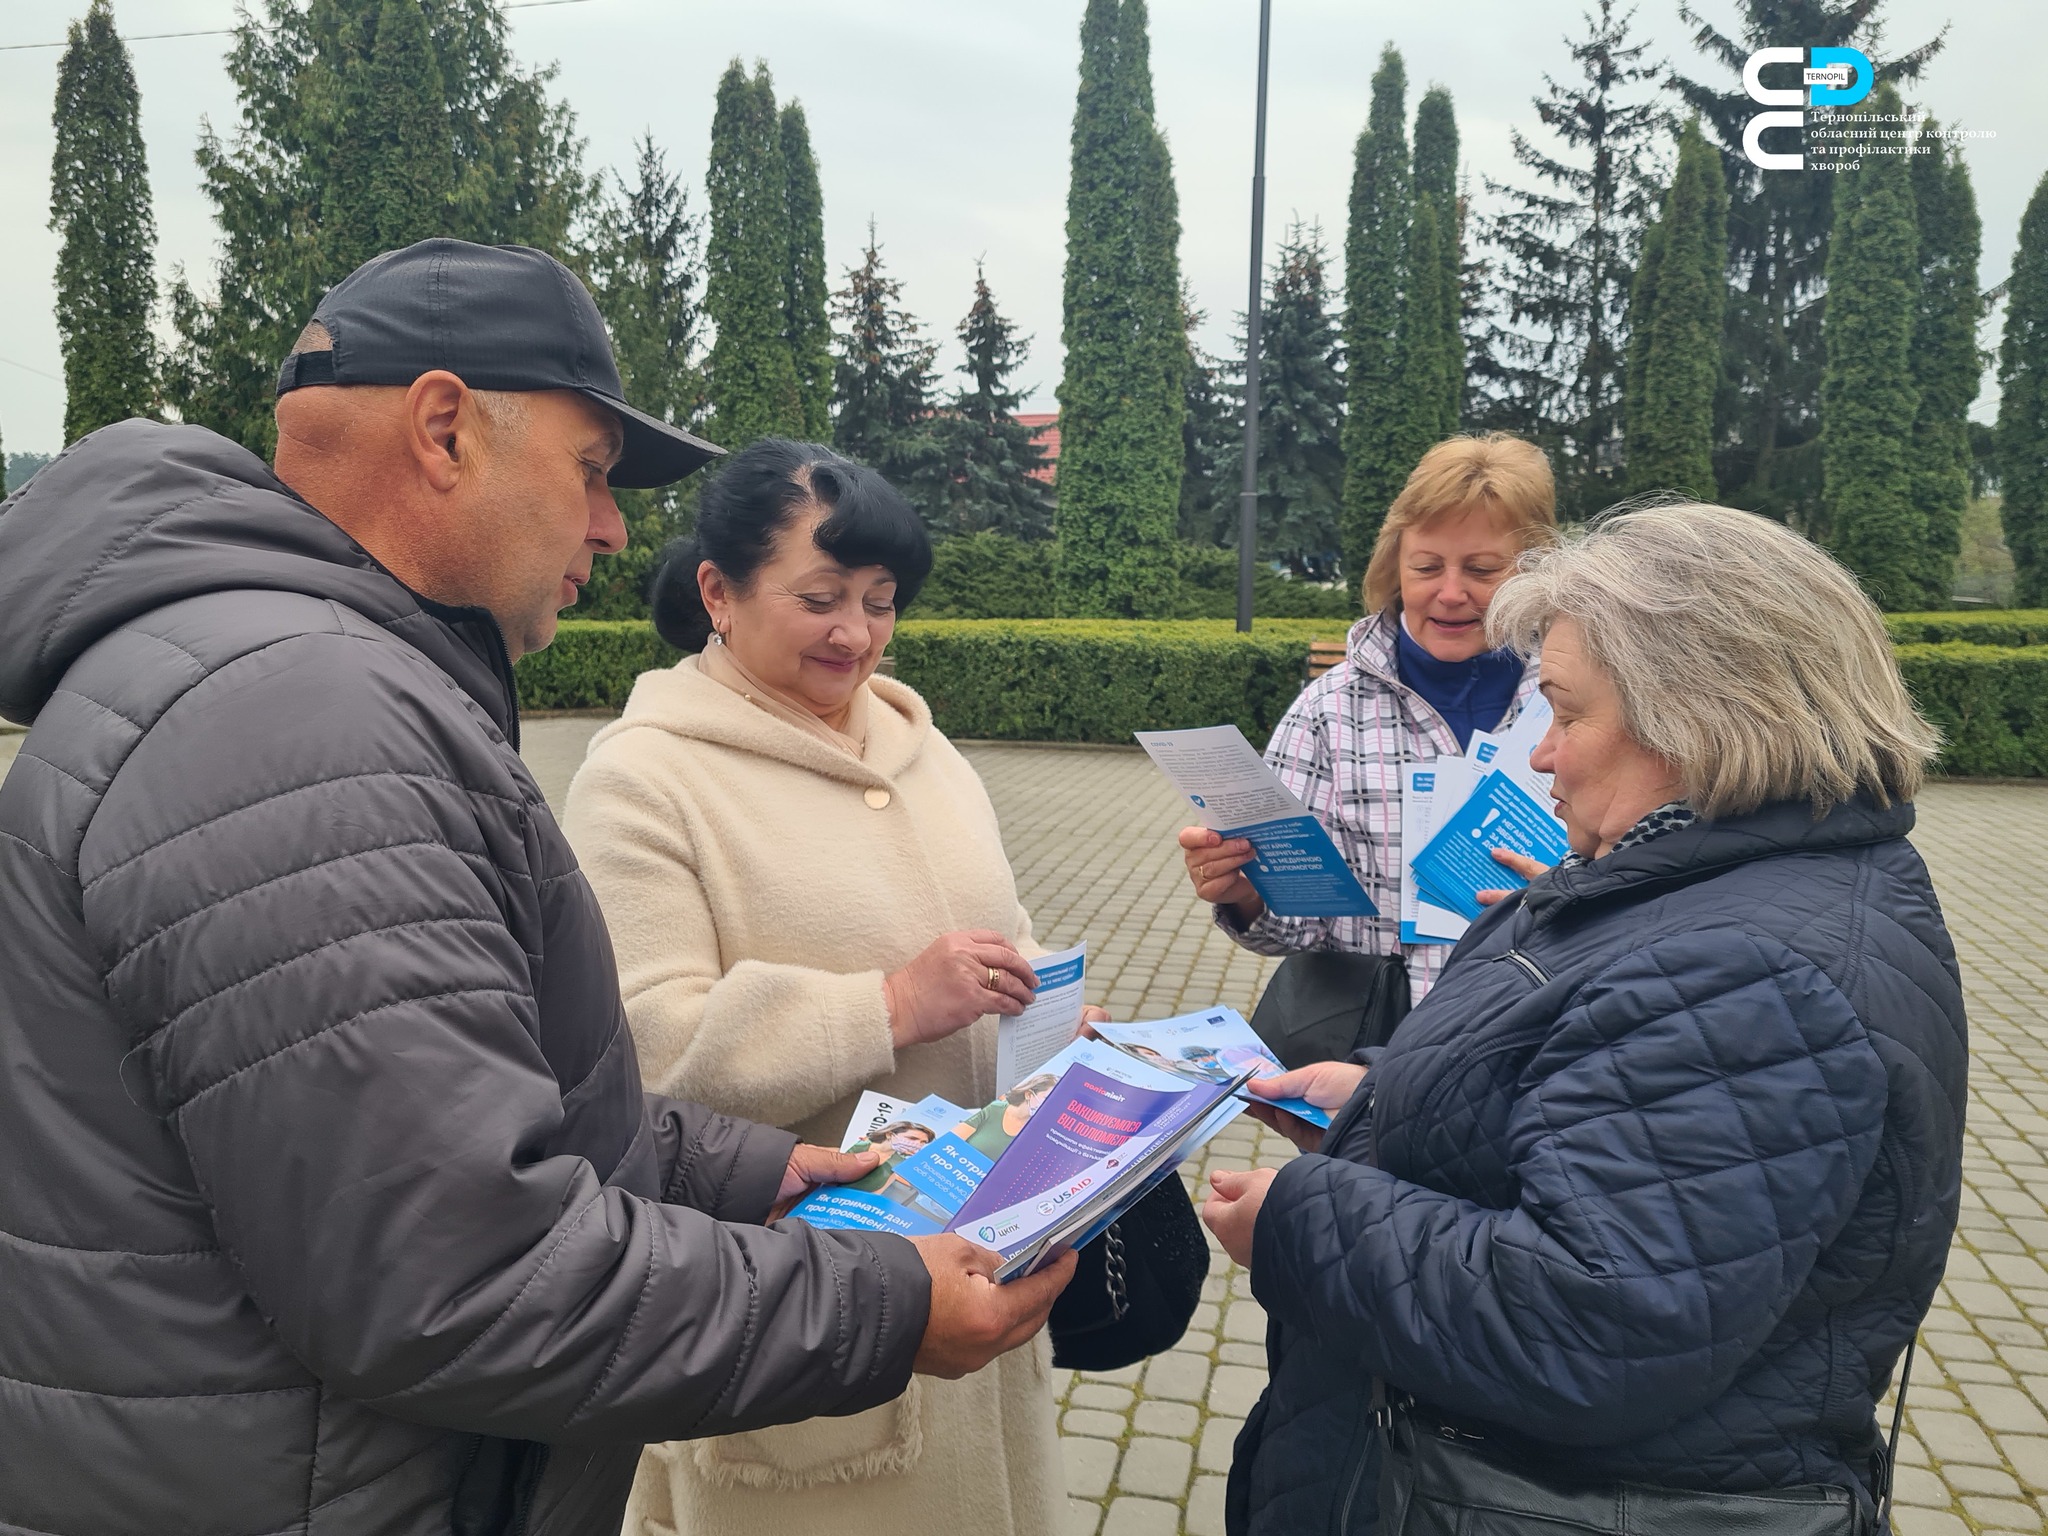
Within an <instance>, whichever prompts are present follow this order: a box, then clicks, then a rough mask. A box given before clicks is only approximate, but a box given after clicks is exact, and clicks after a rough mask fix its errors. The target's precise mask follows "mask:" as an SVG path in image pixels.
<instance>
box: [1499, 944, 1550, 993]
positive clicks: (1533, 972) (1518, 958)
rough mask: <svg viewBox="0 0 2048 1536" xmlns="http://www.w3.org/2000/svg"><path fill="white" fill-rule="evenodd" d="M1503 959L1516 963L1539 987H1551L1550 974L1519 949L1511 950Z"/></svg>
mask: <svg viewBox="0 0 2048 1536" xmlns="http://www.w3.org/2000/svg"><path fill="white" fill-rule="evenodd" d="M1501 958H1502V959H1503V960H1512V961H1514V962H1515V964H1516V965H1518V966H1520V967H1521V968H1522V969H1523V970H1524V971H1526V972H1528V974H1529V979H1530V980H1531V981H1533V982H1535V983H1536V985H1537V986H1539V987H1541V986H1547V985H1549V982H1550V973H1549V972H1548V971H1546V970H1544V969H1543V967H1542V966H1540V965H1538V964H1537V963H1536V962H1535V961H1534V960H1531V959H1530V958H1529V957H1528V956H1527V955H1525V954H1523V953H1522V952H1521V951H1520V950H1519V949H1511V950H1509V951H1508V952H1507V953H1506V954H1504V955H1503V956H1501Z"/></svg>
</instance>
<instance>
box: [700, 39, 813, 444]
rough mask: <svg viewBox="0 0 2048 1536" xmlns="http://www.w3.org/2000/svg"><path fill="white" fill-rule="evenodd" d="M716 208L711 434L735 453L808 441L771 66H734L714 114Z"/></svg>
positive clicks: (708, 298) (710, 293)
mask: <svg viewBox="0 0 2048 1536" xmlns="http://www.w3.org/2000/svg"><path fill="white" fill-rule="evenodd" d="M704 191H705V201H706V202H707V203H708V204H709V205H710V209H711V239H710V242H709V244H708V245H707V246H706V249H705V261H704V266H705V280H704V309H705V312H706V313H707V314H708V315H710V317H711V323H712V325H713V326H714V327H716V329H717V337H716V339H715V340H714V341H713V342H712V344H711V358H710V362H709V364H708V366H707V372H708V373H709V375H710V392H711V410H712V417H711V430H712V433H713V436H714V437H715V439H716V440H717V441H718V442H719V443H720V444H721V445H723V446H724V447H727V448H734V449H737V448H744V447H745V446H746V445H747V444H748V443H751V442H753V441H754V440H755V439H756V438H760V437H771V436H780V437H801V436H803V434H804V429H805V419H804V406H803V393H802V389H801V386H800V385H799V383H798V380H797V373H796V361H795V359H794V357H793V356H792V355H791V353H790V350H789V323H788V313H787V312H788V308H789V287H788V278H787V273H788V268H789V255H790V235H789V188H788V179H787V171H786V169H785V167H784V165H783V160H782V129H781V124H780V123H779V122H778V121H777V119H776V114H775V86H774V82H773V81H771V80H770V79H769V76H768V66H767V65H766V64H757V65H756V66H755V70H754V73H753V75H752V76H751V77H749V76H748V74H747V72H746V70H745V69H744V68H743V67H742V66H741V64H740V61H739V60H738V59H734V60H733V61H732V63H731V64H729V65H728V66H727V67H726V71H725V73H724V75H723V76H721V77H720V78H719V82H718V96H717V105H716V106H715V108H714V109H713V111H712V116H711V164H710V167H709V169H708V170H706V172H705V174H704Z"/></svg>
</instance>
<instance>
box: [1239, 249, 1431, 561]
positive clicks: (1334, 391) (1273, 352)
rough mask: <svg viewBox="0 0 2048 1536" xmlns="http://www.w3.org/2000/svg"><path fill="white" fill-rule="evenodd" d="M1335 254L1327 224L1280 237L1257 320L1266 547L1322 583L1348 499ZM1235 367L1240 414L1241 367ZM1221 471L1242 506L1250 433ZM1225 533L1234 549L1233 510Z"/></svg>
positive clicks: (1262, 550) (1263, 550)
mask: <svg viewBox="0 0 2048 1536" xmlns="http://www.w3.org/2000/svg"><path fill="white" fill-rule="evenodd" d="M1327 260H1328V257H1327V254H1326V253H1325V251H1324V249H1323V232H1322V230H1321V229H1319V228H1317V227H1315V226H1313V225H1311V226H1308V227H1306V228H1304V227H1303V226H1302V225H1300V224H1296V225H1294V226H1293V227H1291V228H1290V229H1289V230H1288V231H1287V234H1286V235H1285V237H1284V238H1283V239H1282V240H1281V242H1280V248H1279V251H1278V253H1277V255H1276V258H1275V261H1274V266H1273V273H1272V277H1271V279H1270V281H1269V282H1268V285H1267V289H1266V295H1265V301H1264V313H1263V314H1262V315H1261V317H1260V326H1259V480H1258V487H1259V554H1260V555H1261V556H1262V557H1265V558H1270V559H1276V560H1284V561H1285V562H1286V563H1287V564H1288V566H1289V567H1290V568H1291V569H1292V570H1293V571H1294V573H1295V574H1296V575H1298V576H1308V577H1311V578H1313V579H1315V580H1317V581H1325V580H1328V579H1329V578H1330V577H1331V576H1332V575H1333V574H1334V572H1333V569H1332V567H1333V566H1334V564H1335V561H1336V557H1337V522H1338V516H1339V514H1340V513H1341V511H1342V510H1343V504H1344V448H1343V431H1344V377H1343V375H1342V374H1341V373H1340V372H1339V371H1338V369H1337V352H1338V339H1337V323H1336V317H1335V316H1333V315H1332V314H1331V313H1330V292H1329V285H1328V282H1327V280H1326V278H1325V276H1324V267H1325V264H1326V263H1327ZM1436 339H1437V340H1438V342H1439V343H1440V341H1441V338H1436ZM1235 371H1236V373H1237V375H1238V381H1239V382H1238V385H1237V390H1236V394H1237V407H1238V409H1237V416H1238V420H1239V421H1242V420H1243V419H1244V417H1243V413H1244V393H1243V391H1244V385H1243V373H1244V370H1243V367H1242V365H1239V367H1238V368H1237V369H1236V370H1235ZM1439 404H1440V402H1439ZM1216 472H1217V478H1218V482H1219V488H1220V487H1228V488H1229V490H1230V491H1231V492H1232V493H1233V494H1232V495H1231V497H1230V506H1231V510H1232V511H1233V512H1234V511H1235V510H1236V501H1237V498H1236V496H1235V494H1234V493H1235V492H1236V491H1237V490H1238V489H1239V487H1240V486H1241V485H1242V483H1243V479H1244V442H1243V439H1242V438H1239V439H1237V440H1235V441H1233V442H1231V443H1230V444H1229V446H1228V447H1227V448H1225V449H1224V450H1223V451H1222V452H1220V453H1219V454H1218V455H1217V463H1216ZM1223 535H1224V537H1223V539H1222V542H1223V543H1225V544H1228V545H1230V546H1232V547H1235V546H1236V544H1237V535H1238V528H1237V519H1236V518H1235V517H1232V518H1230V519H1229V520H1228V521H1227V522H1225V523H1224V524H1223Z"/></svg>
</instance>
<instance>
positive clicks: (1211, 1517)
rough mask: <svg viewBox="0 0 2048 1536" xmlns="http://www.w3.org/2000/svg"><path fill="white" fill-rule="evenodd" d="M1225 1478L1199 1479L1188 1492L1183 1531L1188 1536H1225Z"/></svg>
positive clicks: (1226, 1481) (1227, 1483) (1226, 1484)
mask: <svg viewBox="0 0 2048 1536" xmlns="http://www.w3.org/2000/svg"><path fill="white" fill-rule="evenodd" d="M1229 1481H1230V1480H1229V1479H1228V1478H1223V1477H1198V1478H1196V1479H1195V1486H1194V1487H1193V1488H1191V1489H1189V1490H1188V1513H1187V1519H1186V1521H1185V1522H1184V1524H1183V1525H1182V1529H1183V1530H1184V1531H1186V1532H1187V1536H1223V1490H1224V1489H1225V1488H1226V1487H1227V1486H1228V1485H1229Z"/></svg>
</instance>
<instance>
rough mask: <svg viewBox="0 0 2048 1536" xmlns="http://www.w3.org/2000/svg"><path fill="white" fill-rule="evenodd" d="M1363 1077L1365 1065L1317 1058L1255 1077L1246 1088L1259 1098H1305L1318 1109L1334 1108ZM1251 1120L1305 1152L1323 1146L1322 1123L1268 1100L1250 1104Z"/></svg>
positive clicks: (1314, 1150) (1349, 1094)
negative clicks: (1287, 1070) (1310, 1121)
mask: <svg viewBox="0 0 2048 1536" xmlns="http://www.w3.org/2000/svg"><path fill="white" fill-rule="evenodd" d="M1364 1081H1365V1068H1363V1067H1361V1066H1358V1065H1356V1064H1354V1063H1352V1062H1348V1061H1317V1062H1311V1063H1310V1064H1309V1065H1307V1066H1305V1067H1297V1068H1295V1069H1294V1071H1292V1072H1281V1073H1277V1074H1276V1075H1274V1076H1272V1077H1255V1078H1253V1079H1252V1080H1251V1081H1250V1082H1248V1083H1246V1084H1245V1085H1244V1086H1245V1091H1246V1092H1247V1093H1250V1094H1251V1095H1252V1096H1253V1097H1254V1098H1259V1099H1307V1100H1308V1101H1309V1103H1311V1104H1313V1105H1315V1107H1316V1108H1317V1109H1323V1110H1337V1109H1341V1108H1343V1107H1344V1105H1345V1103H1346V1102H1347V1101H1348V1100H1349V1099H1350V1097H1351V1095H1352V1094H1354V1093H1356V1092H1358V1085H1359V1084H1360V1083H1362V1082H1364ZM1251 1115H1252V1118H1253V1119H1254V1120H1257V1121H1259V1122H1260V1123H1261V1124H1263V1125H1266V1126H1268V1127H1270V1128H1271V1129H1273V1130H1276V1131H1278V1132H1279V1133H1280V1134H1281V1135H1283V1136H1285V1137H1286V1138H1287V1139H1288V1140H1289V1141H1291V1142H1293V1143H1294V1144H1295V1145H1296V1146H1297V1147H1299V1148H1300V1149H1301V1150H1302V1151H1304V1152H1320V1151H1321V1150H1322V1147H1323V1130H1322V1127H1321V1126H1318V1125H1310V1124H1309V1123H1308V1122H1307V1121H1306V1120H1304V1119H1302V1118H1301V1116H1299V1115H1296V1114H1291V1113H1289V1112H1288V1111H1287V1110H1284V1109H1276V1108H1274V1107H1273V1106H1272V1105H1271V1104H1254V1105H1252V1106H1251Z"/></svg>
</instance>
